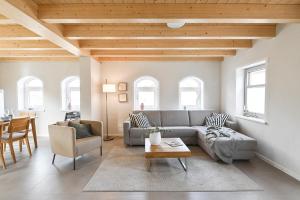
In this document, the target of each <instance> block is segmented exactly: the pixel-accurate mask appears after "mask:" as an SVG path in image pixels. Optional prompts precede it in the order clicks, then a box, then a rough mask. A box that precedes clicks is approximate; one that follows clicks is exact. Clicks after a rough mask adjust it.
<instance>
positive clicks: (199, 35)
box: [64, 24, 276, 39]
mask: <svg viewBox="0 0 300 200" xmlns="http://www.w3.org/2000/svg"><path fill="white" fill-rule="evenodd" d="M64 36H65V37H67V38H69V39H261V38H271V37H275V36H276V25H245V24H243V25H241V24H187V25H185V26H183V27H182V28H180V29H171V28H168V27H167V26H166V24H101V25H65V26H64Z"/></svg>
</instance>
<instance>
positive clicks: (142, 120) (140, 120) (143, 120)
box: [129, 112, 151, 128]
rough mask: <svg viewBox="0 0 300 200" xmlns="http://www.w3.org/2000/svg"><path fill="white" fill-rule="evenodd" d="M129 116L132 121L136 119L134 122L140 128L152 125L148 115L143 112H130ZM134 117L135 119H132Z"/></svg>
mask: <svg viewBox="0 0 300 200" xmlns="http://www.w3.org/2000/svg"><path fill="white" fill-rule="evenodd" d="M129 117H130V121H134V124H135V125H136V127H139V128H149V127H151V125H150V123H149V120H148V118H147V116H146V115H145V114H144V113H142V112H140V113H138V114H129ZM132 119H134V120H132Z"/></svg>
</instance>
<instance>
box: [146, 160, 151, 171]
mask: <svg viewBox="0 0 300 200" xmlns="http://www.w3.org/2000/svg"><path fill="white" fill-rule="evenodd" d="M146 166H147V170H148V171H150V169H151V160H150V158H147V159H146Z"/></svg>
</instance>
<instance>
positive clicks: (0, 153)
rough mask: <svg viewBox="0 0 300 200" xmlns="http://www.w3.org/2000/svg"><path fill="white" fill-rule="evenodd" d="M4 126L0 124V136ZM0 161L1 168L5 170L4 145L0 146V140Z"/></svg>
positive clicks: (0, 143)
mask: <svg viewBox="0 0 300 200" xmlns="http://www.w3.org/2000/svg"><path fill="white" fill-rule="evenodd" d="M4 126H5V125H4V124H3V123H1V122H0V135H1V134H2V132H3V130H4ZM0 161H1V164H2V166H3V169H6V164H5V160H4V145H3V144H2V142H1V140H0Z"/></svg>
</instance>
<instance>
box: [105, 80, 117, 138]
mask: <svg viewBox="0 0 300 200" xmlns="http://www.w3.org/2000/svg"><path fill="white" fill-rule="evenodd" d="M105 82H106V83H107V79H106V80H105ZM105 117H106V120H105V122H106V136H105V137H104V138H103V140H104V141H110V140H113V139H114V137H112V136H109V135H108V112H107V92H106V93H105Z"/></svg>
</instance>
